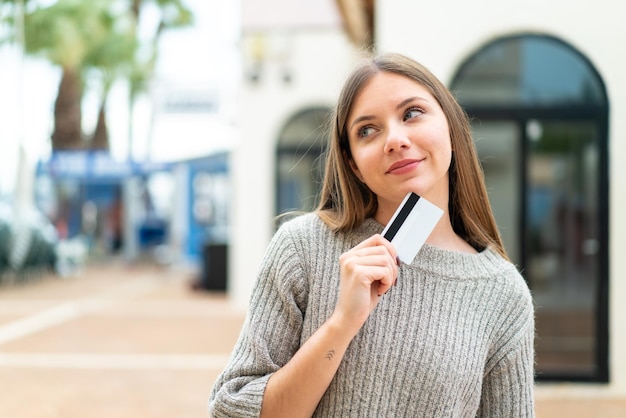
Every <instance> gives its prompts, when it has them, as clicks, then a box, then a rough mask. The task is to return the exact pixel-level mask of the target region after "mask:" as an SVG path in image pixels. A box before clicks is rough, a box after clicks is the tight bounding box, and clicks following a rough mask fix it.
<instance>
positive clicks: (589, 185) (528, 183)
mask: <svg viewBox="0 0 626 418" xmlns="http://www.w3.org/2000/svg"><path fill="white" fill-rule="evenodd" d="M472 128H473V131H474V138H475V140H476V148H477V151H478V154H479V157H480V160H481V164H482V166H483V170H484V173H485V181H486V183H487V189H488V193H489V199H490V201H491V205H492V208H493V211H494V215H495V218H496V221H497V223H498V227H499V229H500V232H501V234H502V237H503V241H504V244H505V247H506V249H507V252H508V253H509V256H510V258H511V260H512V261H513V263H515V264H516V265H517V267H518V268H519V270H520V271H521V272H522V275H523V276H524V278H525V279H526V280H527V282H528V283H529V286H530V288H531V290H532V294H533V297H534V300H535V305H536V327H537V339H536V347H535V348H536V352H537V374H538V378H539V379H542V378H548V379H549V378H551V377H552V376H558V377H560V378H563V377H565V376H570V377H571V376H578V377H581V376H594V375H597V373H598V367H599V361H598V355H599V351H598V347H597V341H599V340H601V339H600V337H599V334H598V331H599V330H598V329H597V324H598V322H599V312H600V309H599V308H600V307H599V306H598V300H600V299H599V292H598V289H599V284H600V278H601V271H600V270H599V266H600V262H599V254H600V251H599V250H600V242H601V239H600V230H601V228H600V216H599V213H600V210H599V204H598V202H600V201H601V196H600V189H601V188H600V187H599V184H600V182H599V178H598V174H597V173H598V172H600V169H599V133H598V129H597V124H596V123H595V122H594V121H590V122H585V121H582V122H581V121H572V120H565V121H559V120H540V119H519V120H496V121H486V122H485V121H483V122H480V123H479V122H474V124H473V127H472Z"/></svg>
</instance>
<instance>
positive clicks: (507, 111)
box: [450, 34, 610, 383]
mask: <svg viewBox="0 0 626 418" xmlns="http://www.w3.org/2000/svg"><path fill="white" fill-rule="evenodd" d="M529 38H533V39H537V38H541V39H545V40H546V41H548V42H554V43H557V44H560V46H561V47H563V48H567V49H569V50H570V51H571V52H573V53H575V54H576V55H577V56H578V57H579V58H580V59H581V60H582V62H584V63H585V64H586V66H587V68H588V69H589V71H590V73H591V74H592V75H593V76H594V77H595V78H596V81H597V82H598V85H599V86H600V87H601V90H602V91H601V92H600V93H601V94H602V96H603V99H604V100H603V103H602V104H599V105H598V104H594V105H571V106H567V105H555V106H524V105H520V104H512V105H503V104H497V105H494V106H486V105H479V106H472V105H471V104H467V105H463V103H461V105H462V106H463V107H464V110H465V111H466V113H467V114H468V116H469V117H470V119H472V120H479V121H498V120H509V121H513V122H515V123H516V124H517V126H518V129H520V142H521V143H520V144H518V146H519V150H520V153H519V156H518V158H519V161H518V163H519V167H520V172H519V173H518V175H519V181H520V182H521V184H520V186H521V189H520V190H522V196H520V202H521V203H520V204H521V208H520V220H519V223H520V224H519V227H520V231H524V230H525V226H526V225H525V223H526V218H527V215H528V214H527V199H528V197H527V184H526V179H527V172H526V171H527V168H526V167H527V161H528V157H529V150H528V146H527V144H528V137H527V134H526V131H525V126H526V123H527V122H528V121H529V120H532V119H537V120H541V121H548V122H549V121H567V120H572V121H589V122H593V123H594V124H595V126H597V128H598V132H599V149H598V151H599V161H598V170H599V172H598V196H599V198H600V202H599V204H598V219H597V221H598V227H599V252H598V264H599V266H598V279H599V282H598V292H597V297H596V301H595V321H596V324H595V325H596V328H595V329H596V332H595V366H596V367H595V371H594V372H593V373H589V374H569V373H566V372H556V373H546V372H542V373H540V374H538V375H537V380H538V381H571V382H596V383H607V382H609V380H610V375H609V345H610V343H609V282H610V280H609V261H610V260H609V242H610V241H609V239H610V237H609V158H608V157H609V155H608V146H609V140H608V132H609V103H608V95H607V93H606V87H605V85H604V82H603V80H602V78H601V77H600V74H599V73H598V72H597V70H596V69H595V67H594V66H593V65H592V63H591V62H590V61H589V60H588V59H587V58H586V57H585V56H584V55H582V54H581V53H580V52H578V51H577V50H576V49H575V48H574V47H572V46H571V45H569V44H567V43H565V42H563V41H562V40H560V39H558V38H555V37H552V36H548V35H537V34H516V35H512V36H505V37H501V38H498V39H495V40H493V41H492V42H490V43H489V44H487V45H485V46H484V47H483V48H481V49H479V50H478V51H476V52H474V53H473V54H472V55H471V56H470V57H469V58H467V59H466V60H465V61H464V63H463V64H462V65H461V66H460V67H459V69H458V71H457V72H456V74H455V75H454V77H453V79H452V82H451V83H450V86H452V90H453V91H454V85H455V83H456V82H457V81H458V80H459V79H460V78H461V77H462V76H463V74H464V71H463V70H464V68H465V66H466V65H469V64H470V63H471V61H472V59H473V58H474V57H476V56H478V54H480V53H481V52H482V51H483V50H484V48H486V47H487V46H489V45H493V44H495V43H500V42H508V41H511V40H516V41H519V40H522V41H523V40H524V39H529ZM521 239H524V240H525V237H521ZM526 248H527V245H522V246H521V254H520V256H521V262H522V267H523V268H524V267H525V266H526V262H527V257H528V255H527V254H526Z"/></svg>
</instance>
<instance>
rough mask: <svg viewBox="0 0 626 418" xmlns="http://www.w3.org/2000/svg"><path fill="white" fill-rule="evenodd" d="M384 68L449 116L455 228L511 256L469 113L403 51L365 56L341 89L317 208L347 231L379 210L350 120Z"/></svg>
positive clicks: (336, 226)
mask: <svg viewBox="0 0 626 418" xmlns="http://www.w3.org/2000/svg"><path fill="white" fill-rule="evenodd" d="M380 72H389V73H394V74H399V75H403V76H405V77H408V78H410V79H412V80H414V81H416V82H417V83H419V84H420V85H422V86H423V87H425V88H426V89H427V90H428V91H429V92H430V93H431V94H432V95H433V97H434V98H435V99H436V100H437V102H438V103H439V105H440V106H441V108H442V109H443V112H444V114H445V115H446V118H447V121H448V126H449V130H450V139H451V142H452V149H453V156H452V162H451V164H450V168H449V182H450V187H449V190H450V192H449V193H450V195H449V203H448V210H449V214H450V221H451V223H452V228H453V229H454V231H455V232H456V233H457V234H458V235H459V236H461V237H462V238H463V239H464V240H466V241H467V242H468V243H469V244H470V245H472V246H473V247H474V248H476V249H479V250H481V249H483V248H486V247H492V248H493V249H494V250H495V251H496V252H498V253H499V254H501V255H502V256H503V257H505V258H508V256H507V254H506V250H505V249H504V246H503V244H502V239H501V237H500V234H499V232H498V228H497V225H496V222H495V219H494V217H493V212H492V210H491V206H490V204H489V198H488V196H487V189H486V187H485V181H484V175H483V171H482V168H481V166H480V163H479V161H478V155H477V153H476V149H475V146H474V141H473V139H472V134H471V128H470V123H469V119H468V117H467V114H466V113H465V111H464V110H463V109H462V108H461V106H460V105H459V104H458V102H457V101H456V99H455V98H454V97H453V96H452V94H451V93H450V91H449V90H448V89H447V88H446V87H445V86H444V85H443V84H442V83H441V82H440V81H439V80H438V79H437V78H436V77H435V76H434V75H433V74H432V73H431V72H430V71H429V70H428V69H427V68H425V67H424V66H423V65H421V64H419V63H417V62H415V61H414V60H412V59H410V58H408V57H406V56H404V55H400V54H384V55H379V56H375V57H371V58H368V59H365V60H363V61H362V62H361V64H360V65H358V66H357V67H356V68H355V69H354V70H353V71H352V73H351V74H350V75H349V76H348V78H347V80H346V82H345V84H344V86H343V89H342V90H341V93H340V94H339V98H338V100H337V106H336V108H335V111H334V113H333V121H332V122H333V123H332V126H331V134H330V142H329V144H328V149H327V155H326V168H325V173H324V179H323V183H322V190H321V194H320V201H319V204H318V206H317V208H316V211H317V213H318V214H319V216H320V218H321V219H322V220H323V221H324V223H326V224H327V225H328V226H329V227H330V228H331V229H333V230H336V231H348V230H350V229H352V228H354V227H356V226H358V225H360V224H361V223H362V222H363V221H364V220H365V219H366V218H368V217H372V216H374V214H375V213H376V210H377V208H378V202H377V198H376V195H375V194H374V193H373V192H372V191H371V190H370V189H369V188H368V187H367V186H366V185H365V184H363V183H362V182H361V181H360V180H359V179H358V178H357V177H356V176H355V174H354V172H353V171H352V170H351V169H350V167H349V162H348V161H349V159H350V158H352V155H351V152H350V144H349V141H348V133H347V129H346V124H347V119H348V117H349V114H350V111H351V110H352V106H353V104H354V100H355V98H356V96H357V95H358V93H359V92H360V91H361V89H362V88H363V87H364V86H365V84H366V83H367V82H368V81H369V80H370V79H371V78H372V77H373V76H374V75H376V74H378V73H380Z"/></svg>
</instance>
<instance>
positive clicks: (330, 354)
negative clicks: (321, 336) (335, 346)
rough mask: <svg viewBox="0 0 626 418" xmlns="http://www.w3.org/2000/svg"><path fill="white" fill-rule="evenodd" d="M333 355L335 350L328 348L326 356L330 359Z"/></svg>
mask: <svg viewBox="0 0 626 418" xmlns="http://www.w3.org/2000/svg"><path fill="white" fill-rule="evenodd" d="M333 357H335V350H329V351H328V353H326V358H327V359H328V360H332V359H333Z"/></svg>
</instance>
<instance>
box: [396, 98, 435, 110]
mask: <svg viewBox="0 0 626 418" xmlns="http://www.w3.org/2000/svg"><path fill="white" fill-rule="evenodd" d="M411 102H428V99H426V98H425V97H421V96H413V97H409V98H407V99H404V100H402V101H401V102H400V103H398V105H397V106H396V109H398V110H399V109H401V108H403V107H404V106H406V105H408V104H409V103H411Z"/></svg>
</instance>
